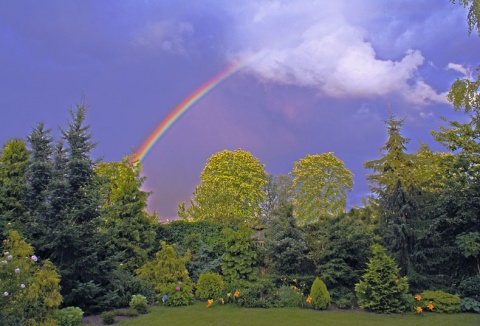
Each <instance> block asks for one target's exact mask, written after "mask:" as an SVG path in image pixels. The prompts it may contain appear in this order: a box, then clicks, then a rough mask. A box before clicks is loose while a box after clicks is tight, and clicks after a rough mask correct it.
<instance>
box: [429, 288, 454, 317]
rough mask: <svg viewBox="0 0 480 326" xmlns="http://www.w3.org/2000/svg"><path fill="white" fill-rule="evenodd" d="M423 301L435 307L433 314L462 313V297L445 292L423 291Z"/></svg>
mask: <svg viewBox="0 0 480 326" xmlns="http://www.w3.org/2000/svg"><path fill="white" fill-rule="evenodd" d="M420 296H421V299H422V301H423V302H424V303H425V304H429V303H431V304H432V305H433V307H434V308H433V310H432V311H433V312H445V313H456V312H460V297H459V296H458V295H455V294H450V293H447V292H444V291H423V292H422V293H421V294H420Z"/></svg>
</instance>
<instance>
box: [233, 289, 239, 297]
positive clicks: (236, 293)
mask: <svg viewBox="0 0 480 326" xmlns="http://www.w3.org/2000/svg"><path fill="white" fill-rule="evenodd" d="M239 295H240V292H238V290H235V293H234V294H233V296H234V297H235V298H238V296H239Z"/></svg>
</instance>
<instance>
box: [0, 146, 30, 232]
mask: <svg viewBox="0 0 480 326" xmlns="http://www.w3.org/2000/svg"><path fill="white" fill-rule="evenodd" d="M28 163H29V159H28V150H27V147H26V146H25V143H24V141H23V140H21V139H12V140H9V141H8V142H7V143H6V144H5V146H4V147H3V151H2V153H1V155H0V230H1V231H0V232H5V231H6V226H7V225H8V226H10V227H11V228H15V229H17V230H22V220H23V217H24V214H25V207H24V204H23V198H24V196H25V172H26V168H27V165H28ZM1 235H2V234H0V236H1ZM3 235H4V236H5V235H6V233H5V234H3Z"/></svg>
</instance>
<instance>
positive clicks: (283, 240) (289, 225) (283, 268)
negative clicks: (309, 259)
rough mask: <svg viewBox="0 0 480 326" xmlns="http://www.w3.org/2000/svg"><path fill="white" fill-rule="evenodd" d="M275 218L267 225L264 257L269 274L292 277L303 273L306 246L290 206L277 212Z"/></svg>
mask: <svg viewBox="0 0 480 326" xmlns="http://www.w3.org/2000/svg"><path fill="white" fill-rule="evenodd" d="M276 215H277V217H276V218H274V219H272V220H271V221H270V223H269V224H268V225H267V231H266V232H265V256H266V260H267V265H268V266H269V267H270V273H273V274H279V275H294V274H302V273H303V272H304V267H305V261H306V252H307V246H306V243H305V240H304V236H303V232H302V231H301V230H300V229H299V228H298V227H297V225H296V220H295V218H294V217H293V207H292V205H287V206H284V207H283V209H279V210H277V213H276Z"/></svg>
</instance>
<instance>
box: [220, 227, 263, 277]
mask: <svg viewBox="0 0 480 326" xmlns="http://www.w3.org/2000/svg"><path fill="white" fill-rule="evenodd" d="M222 233H223V235H224V237H225V253H224V254H223V256H222V273H223V277H224V278H225V280H226V281H227V282H233V281H238V280H251V279H252V278H253V276H254V274H255V269H254V267H255V264H256V258H257V252H256V251H255V247H254V244H253V241H252V235H253V232H252V230H250V229H249V228H247V227H245V226H242V227H240V228H239V230H238V231H235V230H232V229H230V228H227V229H224V230H223V232H222Z"/></svg>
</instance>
